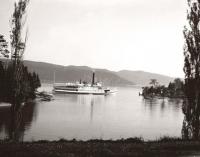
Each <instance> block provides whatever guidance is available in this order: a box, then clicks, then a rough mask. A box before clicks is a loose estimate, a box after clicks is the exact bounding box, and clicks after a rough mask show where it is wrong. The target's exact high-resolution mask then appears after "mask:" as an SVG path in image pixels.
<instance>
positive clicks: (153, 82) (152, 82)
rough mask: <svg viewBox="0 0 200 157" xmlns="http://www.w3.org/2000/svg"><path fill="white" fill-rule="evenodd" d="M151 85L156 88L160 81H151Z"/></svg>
mask: <svg viewBox="0 0 200 157" xmlns="http://www.w3.org/2000/svg"><path fill="white" fill-rule="evenodd" d="M149 84H151V85H153V86H154V87H155V86H156V85H158V81H157V80H156V79H151V80H150V83H149Z"/></svg>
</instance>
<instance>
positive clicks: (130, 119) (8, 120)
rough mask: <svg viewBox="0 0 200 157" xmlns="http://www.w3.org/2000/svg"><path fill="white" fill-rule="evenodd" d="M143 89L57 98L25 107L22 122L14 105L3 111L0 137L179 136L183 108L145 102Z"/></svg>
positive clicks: (158, 101) (0, 112)
mask: <svg viewBox="0 0 200 157" xmlns="http://www.w3.org/2000/svg"><path fill="white" fill-rule="evenodd" d="M139 91H140V89H136V88H119V90H118V92H117V93H116V94H115V95H108V96H98V95H70V94H56V95H54V100H53V101H50V102H37V104H32V105H30V104H29V105H25V106H23V107H22V109H21V110H20V111H19V113H18V114H16V115H19V116H18V117H19V118H16V117H17V116H11V115H12V114H11V112H10V109H9V107H7V108H3V107H0V138H2V139H3V138H5V137H7V138H10V139H16V140H25V141H32V140H58V139H60V138H65V139H73V138H76V139H79V140H88V139H91V138H102V139H119V138H129V137H135V136H142V137H144V138H145V139H156V138H159V137H160V136H164V135H171V136H179V135H180V134H181V132H180V130H181V127H182V120H183V114H182V110H181V105H182V104H179V101H178V100H172V99H143V98H142V97H139V96H138V92H139ZM12 117H15V118H12ZM20 117H21V118H20ZM12 119H14V122H12Z"/></svg>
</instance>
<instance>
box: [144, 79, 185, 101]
mask: <svg viewBox="0 0 200 157" xmlns="http://www.w3.org/2000/svg"><path fill="white" fill-rule="evenodd" d="M150 85H151V86H146V87H143V88H142V89H143V90H142V94H141V95H142V96H143V97H144V98H153V97H168V98H184V97H185V95H184V82H183V81H181V79H178V78H177V79H175V80H174V81H173V82H170V83H169V85H168V86H167V87H165V86H164V85H159V83H158V82H157V81H156V80H155V79H152V80H151V82H150Z"/></svg>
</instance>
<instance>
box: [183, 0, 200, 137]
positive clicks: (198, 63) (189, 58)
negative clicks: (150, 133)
mask: <svg viewBox="0 0 200 157" xmlns="http://www.w3.org/2000/svg"><path fill="white" fill-rule="evenodd" d="M187 20H188V25H187V26H185V27H184V31H183V34H184V38H185V45H184V56H185V64H184V73H185V96H186V98H187V99H186V100H185V101H184V103H183V113H184V115H185V117H184V122H183V128H182V135H183V138H192V139H199V137H200V29H199V26H200V0H188V10H187Z"/></svg>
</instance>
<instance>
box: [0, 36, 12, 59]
mask: <svg viewBox="0 0 200 157" xmlns="http://www.w3.org/2000/svg"><path fill="white" fill-rule="evenodd" d="M7 48H8V42H6V40H5V39H4V36H3V35H1V34H0V56H1V57H5V58H8V57H9V53H10V52H9V51H8V49H7Z"/></svg>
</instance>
